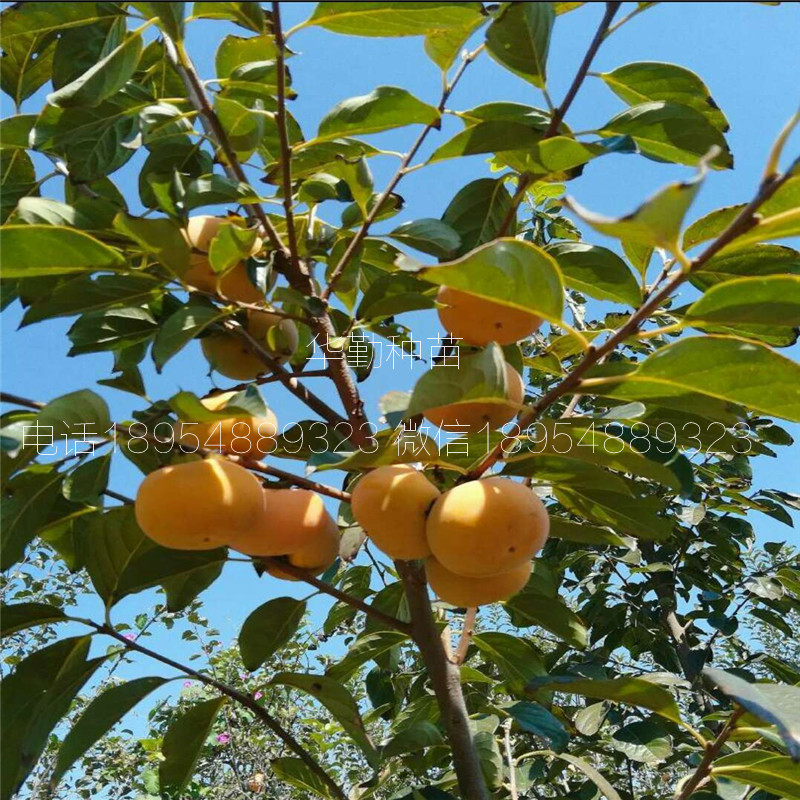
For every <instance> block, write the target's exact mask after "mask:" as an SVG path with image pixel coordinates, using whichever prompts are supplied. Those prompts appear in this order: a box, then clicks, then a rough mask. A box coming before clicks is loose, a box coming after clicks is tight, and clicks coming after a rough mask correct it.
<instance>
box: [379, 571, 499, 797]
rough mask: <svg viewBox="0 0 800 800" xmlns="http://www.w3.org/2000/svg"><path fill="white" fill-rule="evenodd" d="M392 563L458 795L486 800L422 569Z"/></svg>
mask: <svg viewBox="0 0 800 800" xmlns="http://www.w3.org/2000/svg"><path fill="white" fill-rule="evenodd" d="M395 565H396V567H397V571H398V572H399V573H400V577H401V578H402V579H403V584H404V586H405V591H406V597H407V598H408V606H409V610H410V612H411V631H412V636H413V638H414V641H415V642H416V644H417V646H418V647H419V650H420V653H421V654H422V660H423V661H424V662H425V666H426V667H427V668H428V673H429V675H430V679H431V684H432V686H433V691H434V693H435V695H436V699H437V701H438V703H439V709H440V711H441V714H442V719H443V721H444V725H445V728H446V730H447V736H448V739H449V741H450V747H451V749H452V751H453V766H454V767H455V771H456V776H457V778H458V786H459V789H460V790H461V796H462V798H463V799H464V800H489V792H488V790H487V788H486V781H485V780H484V778H483V773H482V771H481V762H480V759H479V758H478V752H477V750H476V749H475V742H474V740H473V737H472V731H471V730H470V724H469V717H468V714H467V707H466V704H465V703H464V695H463V693H462V691H461V674H460V670H459V668H458V667H457V666H456V665H455V664H453V663H452V662H451V661H450V660H449V659H448V658H447V655H446V653H445V649H444V644H443V643H442V639H441V637H440V635H439V630H438V629H437V627H436V622H435V620H434V618H433V611H432V609H431V603H430V600H429V598H428V586H427V583H426V581H425V573H424V571H423V569H422V567H421V566H420V565H419V564H416V563H414V562H411V561H397V562H395Z"/></svg>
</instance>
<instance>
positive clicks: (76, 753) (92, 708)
mask: <svg viewBox="0 0 800 800" xmlns="http://www.w3.org/2000/svg"><path fill="white" fill-rule="evenodd" d="M166 682H167V679H166V678H136V679H135V680H132V681H128V682H127V683H123V684H121V685H119V686H112V687H111V688H110V689H106V691H104V692H103V693H102V694H99V695H97V696H96V697H95V698H94V699H93V700H92V702H91V703H89V705H88V706H87V707H86V710H85V711H84V712H83V714H81V717H80V719H79V720H78V721H77V722H76V723H75V725H73V727H72V730H71V731H70V732H69V733H68V734H67V735H66V737H65V738H64V741H63V742H62V744H61V747H60V748H59V750H58V758H57V760H56V765H55V768H54V769H53V773H52V776H51V778H50V786H51V787H55V786H56V785H57V784H58V782H59V781H60V780H61V778H62V777H63V776H64V775H65V774H66V773H67V771H68V770H69V769H70V767H72V765H73V764H74V763H75V762H76V761H77V760H78V759H79V758H80V757H81V756H82V755H83V754H84V753H85V752H86V751H87V750H88V749H89V748H90V747H92V745H94V744H95V742H97V741H98V740H99V739H100V738H101V737H102V736H104V735H105V734H106V733H108V731H110V730H111V728H113V727H114V725H116V724H117V723H118V722H119V721H120V720H121V719H122V718H123V717H124V716H125V714H127V713H128V711H130V710H131V709H132V708H133V707H134V706H135V705H136V704H137V703H138V702H139V701H140V700H143V699H144V698H145V697H146V696H147V695H148V694H150V692H153V691H155V690H156V689H158V688H159V687H160V686H163V685H164V684H165V683H166Z"/></svg>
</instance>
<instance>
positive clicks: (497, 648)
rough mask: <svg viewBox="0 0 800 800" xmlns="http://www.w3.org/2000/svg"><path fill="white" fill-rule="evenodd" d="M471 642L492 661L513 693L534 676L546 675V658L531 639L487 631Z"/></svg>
mask: <svg viewBox="0 0 800 800" xmlns="http://www.w3.org/2000/svg"><path fill="white" fill-rule="evenodd" d="M472 644H473V645H474V646H475V647H476V648H477V649H478V651H479V652H480V653H481V655H482V656H483V657H484V658H485V659H487V660H488V661H490V662H491V663H492V664H493V665H494V666H495V667H497V670H498V672H499V673H500V677H501V678H502V680H504V681H506V682H507V683H508V684H510V686H511V688H512V689H513V691H514V692H517V691H520V690H521V689H522V688H523V687H524V685H525V684H526V683H527V682H528V681H530V680H531V679H533V678H536V677H539V676H541V675H546V674H547V670H546V669H545V666H544V658H543V656H542V653H541V652H540V651H539V649H538V648H537V647H536V645H535V644H534V643H533V642H531V641H530V640H529V639H524V638H522V637H520V636H512V635H511V634H510V633H503V632H501V631H485V632H482V633H478V634H476V635H475V636H473V637H472Z"/></svg>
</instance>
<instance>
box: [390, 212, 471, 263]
mask: <svg viewBox="0 0 800 800" xmlns="http://www.w3.org/2000/svg"><path fill="white" fill-rule="evenodd" d="M388 236H389V237H391V238H392V239H394V240H395V241H397V242H400V243H402V244H406V245H408V246H409V247H413V248H414V249H415V250H420V251H421V252H423V253H429V254H430V255H432V256H436V257H437V258H453V257H454V256H455V255H456V254H457V253H458V251H459V248H460V245H461V237H460V236H459V235H458V233H456V231H454V230H453V229H452V228H451V227H450V226H449V225H448V224H447V223H446V222H443V221H442V220H438V219H415V220H412V221H410V222H404V223H403V224H402V225H400V226H399V227H397V228H395V229H394V230H393V231H392V232H391V233H390V234H388Z"/></svg>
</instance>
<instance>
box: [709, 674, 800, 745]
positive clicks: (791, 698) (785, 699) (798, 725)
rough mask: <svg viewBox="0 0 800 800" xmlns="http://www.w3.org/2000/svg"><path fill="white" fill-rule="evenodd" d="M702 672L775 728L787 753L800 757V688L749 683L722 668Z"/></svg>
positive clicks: (775, 684) (741, 704)
mask: <svg viewBox="0 0 800 800" xmlns="http://www.w3.org/2000/svg"><path fill="white" fill-rule="evenodd" d="M703 675H705V677H707V678H708V679H709V680H711V681H712V682H713V683H715V684H716V685H717V686H718V687H719V688H720V689H721V690H722V691H723V692H724V693H725V694H726V695H728V696H729V697H731V698H733V699H734V700H735V701H736V702H737V703H738V704H739V705H740V706H743V707H744V708H746V709H747V710H748V711H749V712H750V713H751V714H755V716H757V717H758V718H759V719H761V720H763V721H764V722H766V723H767V724H769V725H774V726H775V727H776V728H777V729H778V734H779V735H780V737H781V739H783V742H784V744H785V745H786V749H787V750H788V751H789V755H790V756H791V757H792V758H793V759H795V760H796V761H797V760H800V687H797V686H788V685H786V684H779V683H748V682H747V681H746V680H744V679H742V678H740V677H738V676H737V675H734V674H733V673H731V672H726V671H725V670H721V669H704V670H703Z"/></svg>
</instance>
